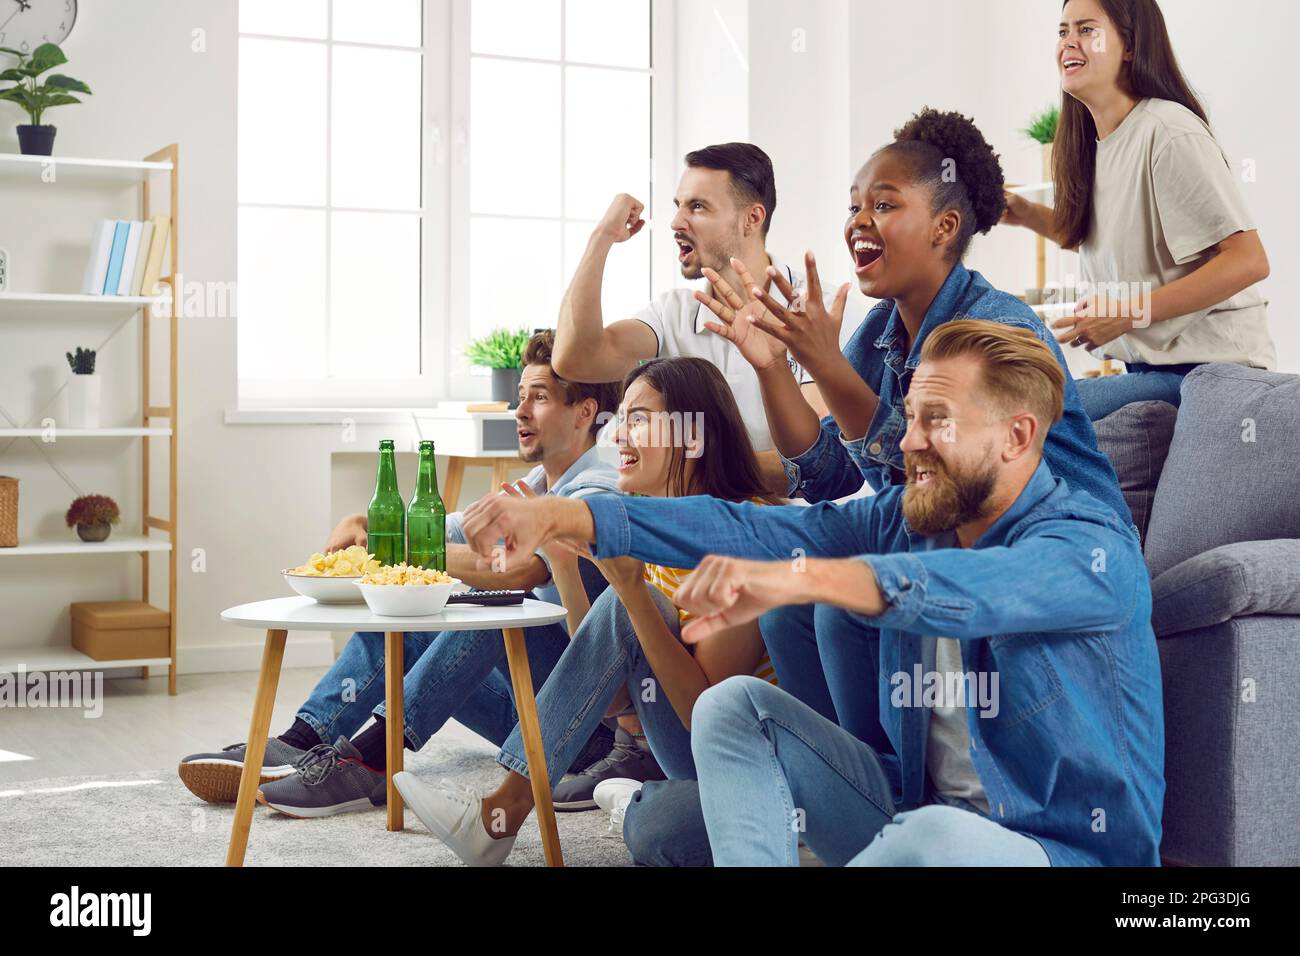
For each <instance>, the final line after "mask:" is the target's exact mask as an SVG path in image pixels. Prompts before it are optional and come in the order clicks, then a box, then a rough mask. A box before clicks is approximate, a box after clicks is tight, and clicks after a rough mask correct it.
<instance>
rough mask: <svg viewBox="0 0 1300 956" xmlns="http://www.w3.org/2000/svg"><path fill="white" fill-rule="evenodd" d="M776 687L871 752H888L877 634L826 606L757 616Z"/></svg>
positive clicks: (785, 609) (789, 608)
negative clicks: (777, 684) (862, 743)
mask: <svg viewBox="0 0 1300 956" xmlns="http://www.w3.org/2000/svg"><path fill="white" fill-rule="evenodd" d="M758 623H759V629H760V630H761V631H762V633H763V642H764V643H765V644H766V645H767V653H768V656H769V657H771V658H772V666H773V667H774V668H775V669H776V679H777V680H778V681H779V682H780V685H781V689H782V690H784V691H786V692H787V693H789V694H791V695H793V696H794V697H795V699H796V700H799V701H802V702H803V703H805V704H807V705H808V706H809V707H811V708H812V709H813V710H815V711H817V713H819V714H821V715H822V716H823V717H825V718H826V719H827V720H829V721H832V722H834V723H836V724H839V725H840V726H841V727H843V728H844V729H845V730H847V731H848V732H849V733H851V734H852V735H853V736H855V737H857V738H858V739H859V740H862V741H865V742H866V743H867V744H870V745H871V747H872V748H873V749H874V750H875V751H876V752H877V753H893V752H894V748H893V746H892V745H891V744H890V742H889V738H888V737H887V736H886V735H885V729H884V727H882V726H881V724H880V631H879V630H877V629H876V628H874V627H872V626H871V625H870V624H869V623H868V622H867V619H866V618H865V617H863V616H862V615H860V614H851V613H850V612H848V611H844V610H841V609H840V608H837V607H833V606H831V605H829V604H790V605H786V606H785V607H779V608H776V609H775V610H772V611H769V612H768V613H766V614H764V615H763V616H762V617H761V618H759V622H758Z"/></svg>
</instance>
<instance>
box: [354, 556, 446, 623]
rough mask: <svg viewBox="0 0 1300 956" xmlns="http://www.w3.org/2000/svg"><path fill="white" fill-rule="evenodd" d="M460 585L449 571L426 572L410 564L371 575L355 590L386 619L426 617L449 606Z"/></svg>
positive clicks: (359, 582)
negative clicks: (454, 592)
mask: <svg viewBox="0 0 1300 956" xmlns="http://www.w3.org/2000/svg"><path fill="white" fill-rule="evenodd" d="M459 584H460V581H458V580H457V579H456V578H453V577H452V576H451V575H450V574H447V572H445V571H426V570H425V569H424V568H413V567H411V566H409V565H407V564H394V565H387V566H385V567H381V568H377V569H375V570H373V571H369V572H367V573H366V574H365V575H363V576H362V577H361V579H360V580H358V581H355V582H353V585H352V586H353V587H354V588H355V589H356V590H358V591H360V592H361V596H362V597H363V598H364V599H365V602H366V604H368V605H369V606H370V610H371V611H373V612H374V613H376V614H382V615H384V616H386V617H425V616H427V615H431V614H437V613H438V612H439V611H441V610H442V609H443V608H445V607H446V606H447V598H449V597H451V594H452V591H454V590H455V589H456V587H457V585H459Z"/></svg>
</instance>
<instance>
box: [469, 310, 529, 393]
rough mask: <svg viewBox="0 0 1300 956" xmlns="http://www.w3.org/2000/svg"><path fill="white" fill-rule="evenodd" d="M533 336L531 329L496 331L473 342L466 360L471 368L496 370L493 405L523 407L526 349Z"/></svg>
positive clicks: (493, 375)
mask: <svg viewBox="0 0 1300 956" xmlns="http://www.w3.org/2000/svg"><path fill="white" fill-rule="evenodd" d="M530 338H532V334H531V333H530V332H528V330H527V329H520V330H519V331H517V332H512V331H511V330H509V329H496V330H495V331H493V332H492V333H491V334H490V335H488V336H487V337H485V338H481V339H476V340H475V341H473V342H470V343H469V345H468V346H466V348H465V357H466V358H468V359H469V362H470V364H471V365H474V366H477V367H478V368H489V369H491V370H492V401H494V402H507V403H508V404H509V405H510V407H511V408H517V407H518V405H519V379H520V377H521V376H522V375H523V367H524V349H525V348H527V347H528V340H529V339H530Z"/></svg>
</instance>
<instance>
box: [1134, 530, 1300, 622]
mask: <svg viewBox="0 0 1300 956" xmlns="http://www.w3.org/2000/svg"><path fill="white" fill-rule="evenodd" d="M1253 614H1296V615H1300V540H1295V539H1284V540H1279V541H1242V542H1238V543H1237V544H1225V545H1223V546H1221V547H1218V548H1215V549H1214V550H1212V551H1206V552H1205V553H1203V554H1198V555H1196V556H1195V557H1192V558H1188V559H1187V560H1186V561H1184V562H1183V563H1182V564H1179V565H1177V566H1175V567H1172V568H1170V569H1169V570H1168V571H1166V572H1165V573H1164V574H1162V575H1160V576H1159V577H1158V578H1156V579H1155V581H1153V582H1152V584H1151V626H1152V627H1154V628H1155V632H1156V634H1157V635H1158V636H1160V637H1164V636H1166V635H1169V634H1179V633H1182V632H1183V631H1190V630H1194V629H1195V628H1199V627H1213V626H1214V625H1215V624H1222V623H1223V622H1224V621H1229V620H1231V619H1232V618H1234V617H1249V616H1250V615H1253ZM1296 627H1297V630H1300V620H1297V622H1296ZM1297 646H1298V647H1300V645H1297Z"/></svg>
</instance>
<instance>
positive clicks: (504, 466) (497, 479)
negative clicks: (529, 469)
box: [492, 458, 515, 492]
mask: <svg viewBox="0 0 1300 956" xmlns="http://www.w3.org/2000/svg"><path fill="white" fill-rule="evenodd" d="M514 464H515V461H514V460H511V459H509V458H497V459H495V460H494V461H493V462H492V490H493V491H494V492H496V491H500V490H501V486H502V485H503V484H505V483H506V482H507V481H509V480H510V467H511V466H512V465H514Z"/></svg>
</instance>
